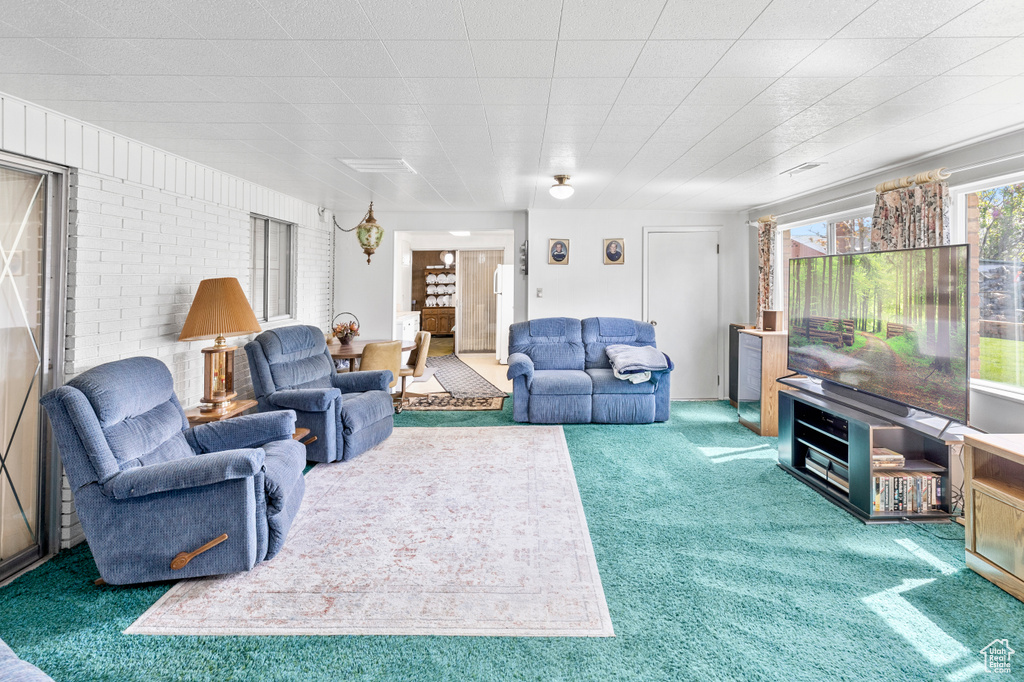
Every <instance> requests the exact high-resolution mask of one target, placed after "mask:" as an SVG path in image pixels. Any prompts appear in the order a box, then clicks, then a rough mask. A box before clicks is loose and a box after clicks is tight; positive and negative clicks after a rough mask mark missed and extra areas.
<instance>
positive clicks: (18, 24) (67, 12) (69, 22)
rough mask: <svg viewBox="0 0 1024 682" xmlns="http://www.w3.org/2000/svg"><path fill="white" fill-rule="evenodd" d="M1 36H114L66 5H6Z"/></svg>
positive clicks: (20, 3) (33, 3) (39, 3)
mask: <svg viewBox="0 0 1024 682" xmlns="http://www.w3.org/2000/svg"><path fill="white" fill-rule="evenodd" d="M0 16H2V21H0V35H2V36H8V37H12V38H15V37H29V36H31V37H36V38H86V37H103V36H110V35H112V34H111V32H110V31H109V30H108V29H106V28H105V27H103V26H101V25H99V24H97V23H96V22H95V21H93V20H92V19H91V18H89V17H87V16H86V15H84V14H82V13H80V12H78V11H77V10H76V9H75V8H74V7H73V6H69V5H65V4H64V3H42V2H6V3H4V6H3V14H2V15H0Z"/></svg>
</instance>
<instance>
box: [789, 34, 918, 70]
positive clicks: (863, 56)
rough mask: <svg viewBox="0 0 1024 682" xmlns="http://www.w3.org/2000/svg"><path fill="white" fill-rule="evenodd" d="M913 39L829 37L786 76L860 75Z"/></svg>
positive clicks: (904, 46)
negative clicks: (829, 38)
mask: <svg viewBox="0 0 1024 682" xmlns="http://www.w3.org/2000/svg"><path fill="white" fill-rule="evenodd" d="M912 42H913V38H848V39H834V40H829V41H828V42H826V43H825V44H824V45H822V46H821V47H819V48H818V49H817V50H815V51H814V52H812V53H811V54H809V55H808V56H807V57H806V58H805V59H804V60H803V61H802V62H800V63H799V64H797V65H796V66H794V67H793V68H792V69H791V70H790V71H789V73H787V74H786V75H787V76H797V77H800V76H811V77H814V76H818V77H821V76H859V75H861V74H863V73H864V72H865V71H868V70H870V69H873V68H874V67H876V66H878V65H879V64H881V63H882V62H884V61H885V60H886V59H889V58H890V57H892V56H893V55H894V54H896V53H897V52H899V51H900V50H902V49H904V48H906V47H908V46H909V45H910V44H911V43H912Z"/></svg>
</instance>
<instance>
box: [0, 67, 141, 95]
mask: <svg viewBox="0 0 1024 682" xmlns="http://www.w3.org/2000/svg"><path fill="white" fill-rule="evenodd" d="M0 92H7V93H10V94H12V95H16V96H18V97H21V98H22V99H25V100H28V101H30V102H33V101H37V100H41V99H48V98H51V97H53V96H54V95H55V94H57V93H59V94H60V98H61V99H63V100H86V101H104V100H121V99H139V98H141V97H143V95H144V93H143V92H141V91H140V90H139V88H138V87H137V86H136V85H135V84H133V83H125V82H124V81H123V80H122V79H121V78H117V77H114V76H107V75H80V76H76V75H65V74H28V73H0Z"/></svg>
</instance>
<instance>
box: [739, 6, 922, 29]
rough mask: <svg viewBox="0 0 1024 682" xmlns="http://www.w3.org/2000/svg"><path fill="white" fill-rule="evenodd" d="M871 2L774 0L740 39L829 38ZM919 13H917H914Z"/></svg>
mask: <svg viewBox="0 0 1024 682" xmlns="http://www.w3.org/2000/svg"><path fill="white" fill-rule="evenodd" d="M874 1H875V0H844V1H843V2H825V3H822V2H817V1H816V0H774V1H773V2H772V3H771V4H770V5H768V7H767V8H765V10H764V12H762V13H761V15H760V16H759V17H758V18H757V19H756V20H755V21H754V23H753V24H751V26H750V28H749V29H748V30H747V32H746V33H745V34H744V36H743V37H744V38H830V37H832V36H833V35H835V33H836V32H837V31H839V30H840V29H841V28H843V27H844V26H845V25H846V24H848V23H850V21H852V20H853V19H854V18H855V17H857V15H859V14H860V13H861V12H863V11H864V10H865V9H867V8H868V7H870V6H871V5H872V4H873V3H874ZM918 11H920V10H918Z"/></svg>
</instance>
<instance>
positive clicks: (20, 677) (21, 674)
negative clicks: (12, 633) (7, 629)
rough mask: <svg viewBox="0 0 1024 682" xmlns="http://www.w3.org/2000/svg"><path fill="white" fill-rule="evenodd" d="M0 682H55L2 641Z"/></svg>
mask: <svg viewBox="0 0 1024 682" xmlns="http://www.w3.org/2000/svg"><path fill="white" fill-rule="evenodd" d="M0 682H53V678H52V677H50V676H49V675H47V674H46V673H44V672H43V671H42V670H40V669H39V668H37V667H35V666H34V665H32V664H31V663H29V662H28V661H23V660H21V659H20V658H18V655H17V654H16V653H14V651H12V650H11V647H9V646H7V642H5V641H3V640H2V639H0Z"/></svg>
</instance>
